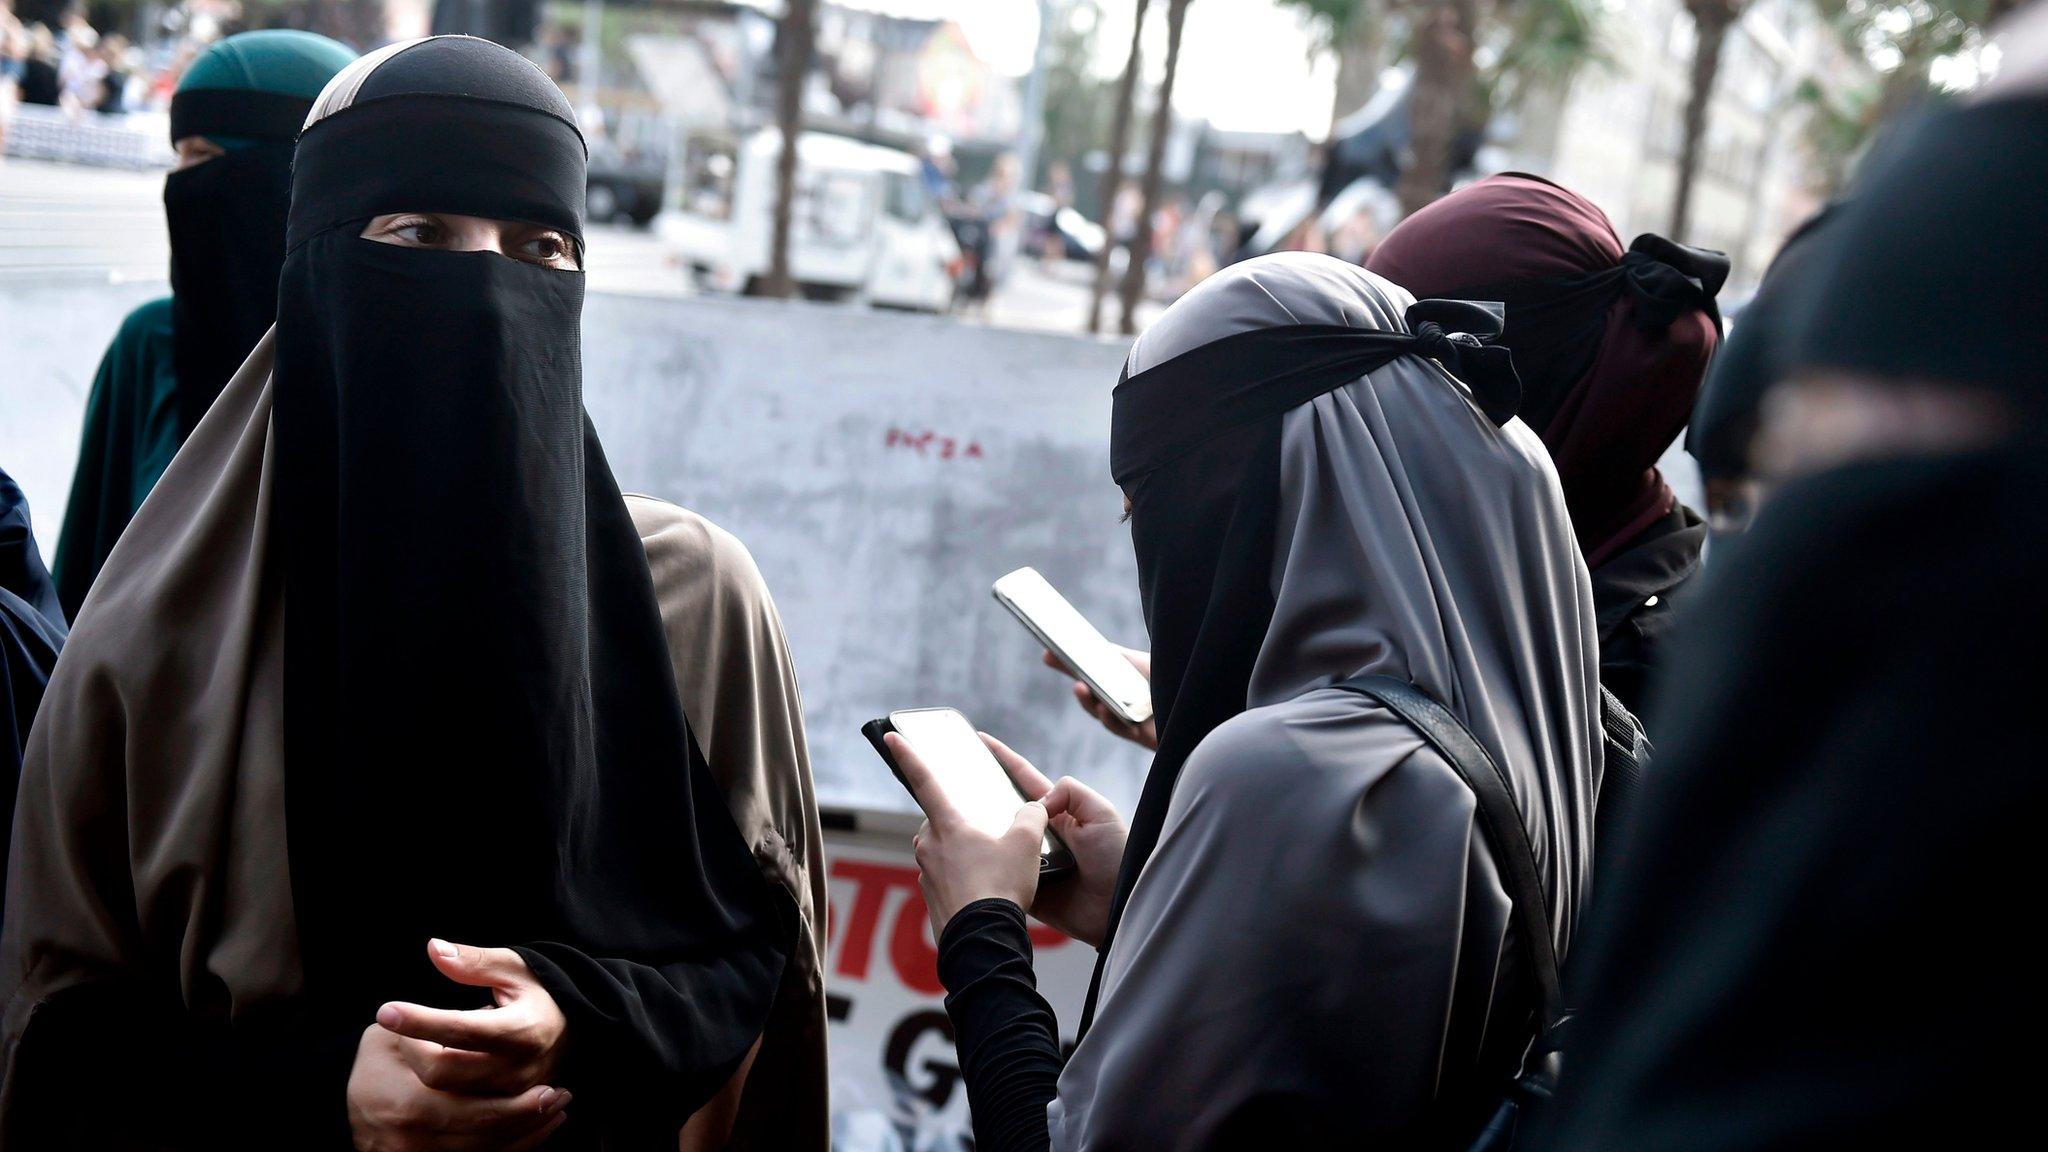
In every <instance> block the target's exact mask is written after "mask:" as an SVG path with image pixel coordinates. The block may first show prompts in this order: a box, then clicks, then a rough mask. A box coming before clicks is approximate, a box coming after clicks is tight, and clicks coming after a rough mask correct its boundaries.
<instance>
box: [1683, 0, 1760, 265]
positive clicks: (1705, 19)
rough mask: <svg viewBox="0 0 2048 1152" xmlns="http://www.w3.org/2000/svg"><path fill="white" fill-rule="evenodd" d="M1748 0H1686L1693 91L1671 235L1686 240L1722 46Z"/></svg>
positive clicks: (1688, 99)
mask: <svg viewBox="0 0 2048 1152" xmlns="http://www.w3.org/2000/svg"><path fill="white" fill-rule="evenodd" d="M1746 2H1747V0H1686V5H1685V6H1686V9H1687V10H1688V11H1690V12H1691V13H1692V27H1693V44H1692V91H1691V92H1689V93H1688V94H1687V95H1686V99H1685V136H1684V138H1683V139H1682V141H1681V142H1680V143H1679V146H1678V187H1677V188H1676V189H1675V190H1674V191H1673V193H1672V197H1671V239H1673V240H1676V241H1678V242H1679V243H1681V244H1683V243H1685V236H1686V230H1687V229H1688V228H1689V227H1691V225H1692V186H1693V182H1694V181H1695V180H1696V179H1697V178H1698V176H1699V167H1700V146H1701V145H1703V144H1705V143H1706V139H1707V110H1708V108H1709V107H1711V106H1712V104H1713V100H1714V80H1715V78H1716V77H1718V76H1719V75H1720V73H1721V49H1722V47H1723V46H1724V45H1726V44H1727V42H1728V29H1729V28H1730V27H1732V26H1733V25H1734V24H1735V21H1736V19H1737V18H1738V17H1740V16H1741V15H1742V6H1743V4H1744V3H1746Z"/></svg>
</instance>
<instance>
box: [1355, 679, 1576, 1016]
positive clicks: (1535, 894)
mask: <svg viewBox="0 0 2048 1152" xmlns="http://www.w3.org/2000/svg"><path fill="white" fill-rule="evenodd" d="M1334 687H1338V688H1343V689H1345V690H1347V691H1351V692H1356V693H1358V694H1359V695H1361V696H1366V697H1370V698H1371V699H1374V700H1377V701H1379V702H1380V703H1381V704H1384V705H1386V706H1387V708H1388V709H1390V710H1392V711H1393V713H1394V714H1395V715H1397V716H1399V717H1401V718H1402V719H1403V720H1406V721H1407V722H1408V724H1409V726H1410V727H1412V728H1414V729H1415V730H1416V731H1417V732H1419V733H1421V734H1422V738H1423V739H1424V740H1426V741H1428V742H1429V745H1430V746H1431V747H1432V748H1435V749H1436V751H1437V755H1439V756H1442V757H1443V758H1444V760H1445V762H1447V763H1449V764H1450V766H1451V767H1452V768H1454V769H1456V770H1457V773H1458V775H1460V776H1462V777H1464V779H1465V784H1466V786H1467V787H1469V788H1471V789H1472V795H1473V796H1475V797H1476V798H1478V801H1479V824H1480V827H1481V829H1483V830H1484V831H1485V833H1486V842H1487V843H1488V844H1489V845H1490V846H1491V847H1492V848H1493V851H1494V862H1495V863H1496V864H1498V865H1499V866H1500V872H1501V881H1502V883H1503V884H1505V885H1506V887H1507V890H1508V899H1510V900H1511V901H1513V902H1514V908H1513V910H1512V913H1511V915H1513V917H1514V923H1515V932H1516V935H1518V936H1520V937H1521V938H1522V948H1523V950H1524V952H1525V953H1526V954H1527V957H1528V963H1529V971H1530V972H1531V973H1532V974H1533V975H1534V977H1535V979H1536V992H1537V997H1538V1000H1539V1003H1540V1007H1541V1009H1542V1016H1541V1018H1540V1020H1541V1025H1540V1029H1539V1031H1543V1032H1548V1031H1549V1030H1550V1029H1551V1027H1552V1026H1553V1025H1555V1024H1556V1023H1557V1022H1558V1021H1559V1019H1561V1018H1562V1017H1563V1015H1564V995H1563V992H1562V991H1561V989H1560V987H1559V984H1558V976H1557V944H1556V938H1555V937H1554V936H1552V935H1551V934H1550V904H1549V901H1548V900H1546V899H1545V898H1544V895H1543V880H1542V873H1541V872H1539V871H1537V868H1536V853H1535V851H1534V850H1533V849H1532V848H1530V846H1529V829H1528V826H1527V825H1525V824H1523V823H1522V810H1521V807H1520V806H1519V805H1517V804H1516V803H1515V794H1514V790H1513V789H1511V788H1509V787H1508V778H1507V774H1506V773H1504V772H1502V771H1501V770H1500V765H1498V764H1496V763H1494V760H1493V757H1492V756H1491V755H1488V753H1487V751H1486V748H1485V747H1484V746H1483V745H1481V744H1480V743H1479V741H1478V740H1476V739H1474V738H1473V736H1472V733H1471V731H1470V730H1469V729H1467V728H1466V727H1465V725H1464V723H1463V722H1462V721H1460V720H1459V719H1458V718H1457V717H1456V716H1454V715H1452V714H1451V710H1450V709H1448V708H1446V707H1444V706H1443V705H1442V704H1440V703H1438V702H1437V700H1436V698H1435V697H1433V696H1431V695H1430V694H1429V693H1428V692H1425V691H1423V690H1422V689H1421V688H1418V687H1416V686H1415V685H1413V684H1410V683H1409V682H1407V681H1406V680H1401V679H1398V678H1396V677H1393V676H1380V675H1369V676H1354V677H1352V678H1351V679H1349V680H1345V681H1343V682H1341V683H1338V684H1336V685H1334Z"/></svg>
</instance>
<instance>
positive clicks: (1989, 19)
mask: <svg viewBox="0 0 2048 1152" xmlns="http://www.w3.org/2000/svg"><path fill="white" fill-rule="evenodd" d="M1814 6H1815V7H1816V8H1817V9H1818V10H1819V12H1820V14H1821V16H1822V18H1823V19H1825V20H1826V21H1827V22H1828V23H1829V25H1830V26H1832V27H1833V28H1834V29H1835V32H1836V34H1837V35H1838V36H1839V37H1840V38H1841V42H1842V46H1843V47H1844V48H1845V49H1846V50H1848V51H1850V52H1852V53H1855V54H1857V55H1859V56H1861V57H1862V58H1863V59H1865V60H1868V61H1869V62H1870V64H1871V66H1872V67H1873V68H1875V69H1876V70H1877V73H1878V80H1877V82H1876V83H1875V84H1871V83H1868V82H1866V81H1861V80H1850V81H1847V82H1836V83H1834V84H1831V85H1823V84H1822V83H1820V82H1819V81H1816V80H1807V81H1806V82H1804V83H1803V84H1801V86H1800V88H1799V90H1798V91H1797V92H1796V93H1795V99H1797V101H1798V102H1799V104H1800V105H1801V106H1802V107H1804V108H1805V109H1806V110H1807V111H1808V112H1809V113H1810V115H1809V116H1808V118H1807V123H1806V144H1807V148H1808V149H1809V151H1810V152H1811V153H1812V154H1813V157H1814V160H1815V162H1816V163H1817V164H1818V166H1819V167H1820V170H1821V175H1822V178H1823V180H1824V181H1825V182H1826V184H1827V186H1828V187H1829V188H1830V189H1832V188H1835V187H1839V186H1840V185H1841V183H1842V182H1843V181H1844V180H1845V179H1846V178H1847V176H1848V173H1849V170H1850V169H1851V168H1852V167H1853V166H1854V163H1855V161H1856V158H1857V157H1858V156H1860V155H1861V154H1862V151H1863V149H1864V147H1865V146H1866V145H1867V144H1868V143H1869V142H1870V140H1872V139H1873V138H1874V137H1875V136H1876V134H1877V132H1878V131H1879V130H1881V129H1882V127H1883V126H1884V124H1885V123H1886V122H1887V121H1889V120H1890V119H1892V118H1893V117H1895V116H1896V115H1898V114H1899V113H1900V112H1901V111H1903V110H1905V109H1906V108H1909V107H1911V106H1912V105H1914V104H1917V103H1919V102H1921V101H1923V100H1926V99H1929V98H1931V97H1938V96H1940V95H1941V93H1940V92H1939V91H1937V90H1936V87H1935V85H1934V84H1933V82H1932V81H1931V80H1930V78H1929V69H1930V68H1931V67H1932V66H1933V64H1934V62H1935V61H1937V60H1940V59H1942V58H1944V57H1950V56H1956V55H1960V54H1963V53H1969V52H1975V51H1976V50H1978V49H1979V48H1981V47H1982V46H1983V43H1984V29H1985V27H1986V26H1987V25H1989V24H1992V23H1993V22H1995V21H1997V20H1998V19H1999V18H2000V17H2002V16H2004V15H2005V14H2006V13H2007V12H2010V11H2012V10H2013V9H2014V8H2016V7H2018V6H2019V4H2018V0H1965V2H1963V3H1951V4H1931V3H1925V2H1924V0H1907V2H1905V3H1880V2H1877V0H1814ZM1852 74H1853V70H1852Z"/></svg>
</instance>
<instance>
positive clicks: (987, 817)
mask: <svg viewBox="0 0 2048 1152" xmlns="http://www.w3.org/2000/svg"><path fill="white" fill-rule="evenodd" d="M889 723H890V724H892V725H894V726H895V728H896V734H897V735H899V736H901V737H903V738H904V739H905V740H907V741H909V742H910V746H911V747H912V748H915V749H917V754H918V756H919V757H921V758H922V759H923V760H924V762H925V763H926V764H929V765H930V766H931V769H932V772H933V773H934V774H936V775H937V776H938V778H939V784H940V786H941V787H943V788H944V789H945V790H946V798H947V799H949V800H951V801H952V802H953V807H955V808H958V809H959V810H960V812H961V814H963V815H964V816H966V817H967V820H968V822H969V823H971V824H973V825H974V826H975V827H976V828H979V829H981V830H982V831H984V832H987V833H988V834H990V835H991V836H1001V835H1002V834H1003V833H1005V832H1008V831H1009V830H1010V823H1011V821H1013V820H1015V819H1016V818H1017V809H1019V808H1022V807H1023V806H1024V797H1023V796H1021V795H1019V794H1018V792H1017V786H1016V785H1015V784H1012V783H1011V782H1010V774H1009V773H1008V772H1005V771H1003V766H1002V765H1001V764H998V763H996V758H995V756H994V754H993V753H991V752H990V751H989V750H988V745H986V744H983V743H982V742H981V737H980V736H979V735H977V734H976V733H975V731H974V725H972V724H969V723H968V722H967V717H965V716H962V715H961V714H960V713H958V712H956V711H954V710H953V709H951V708H913V709H910V710H908V711H903V712H891V713H889ZM1039 850H1040V851H1041V852H1043V853H1046V854H1050V853H1051V852H1052V850H1053V847H1052V842H1051V841H1050V840H1048V841H1046V842H1045V843H1044V844H1043V846H1042V847H1041V848H1040V849H1039Z"/></svg>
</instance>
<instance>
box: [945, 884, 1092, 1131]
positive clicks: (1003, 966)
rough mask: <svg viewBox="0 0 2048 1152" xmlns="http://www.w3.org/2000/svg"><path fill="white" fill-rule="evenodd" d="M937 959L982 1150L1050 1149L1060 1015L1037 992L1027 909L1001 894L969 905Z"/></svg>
mask: <svg viewBox="0 0 2048 1152" xmlns="http://www.w3.org/2000/svg"><path fill="white" fill-rule="evenodd" d="M938 967H939V982H940V983H942V984H944V985H945V986H946V1014H947V1015H948V1016H949V1017H951V1018H952V1021H953V1042H954V1045H955V1047H957V1048H958V1049H959V1053H960V1076H961V1079H962V1080H963V1081H964V1082H965V1083H966V1085H967V1105H968V1108H969V1109H970V1110H971V1111H972V1112H973V1114H974V1146H975V1148H976V1150H977V1152H1045V1149H1046V1148H1047V1147H1049V1146H1050V1144H1051V1137H1050V1136H1049V1135H1048V1133H1047V1130H1046V1119H1045V1109H1046V1105H1048V1104H1051V1103H1052V1100H1053V1097H1054V1095H1056V1094H1057V1092H1058V1090H1059V1077H1060V1065H1061V1063H1062V1061H1061V1057H1060V1038H1059V1022H1058V1020H1057V1019H1056V1018H1055V1017H1054V1016H1053V1011H1052V1006H1051V1005H1049V1004H1047V1003H1046V1002H1045V998H1044V997H1042V996H1040V995H1039V994H1038V979H1037V977H1036V976H1035V975H1034V974H1033V972H1032V970H1031V936H1030V934H1029V933H1028V932H1026V930H1025V927H1024V910H1023V909H1022V908H1019V907H1017V905H1016V903H1015V902H1013V901H1010V900H999V899H998V900H977V901H975V902H974V903H972V904H969V905H968V906H967V907H965V908H962V909H961V910H960V911H959V912H957V913H955V914H954V916H953V919H952V920H951V921H949V922H948V923H947V924H946V930H945V931H944V932H942V933H940V935H939V964H938Z"/></svg>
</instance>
